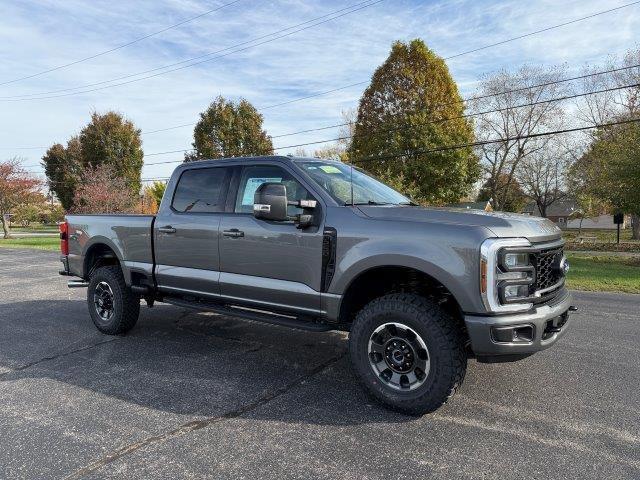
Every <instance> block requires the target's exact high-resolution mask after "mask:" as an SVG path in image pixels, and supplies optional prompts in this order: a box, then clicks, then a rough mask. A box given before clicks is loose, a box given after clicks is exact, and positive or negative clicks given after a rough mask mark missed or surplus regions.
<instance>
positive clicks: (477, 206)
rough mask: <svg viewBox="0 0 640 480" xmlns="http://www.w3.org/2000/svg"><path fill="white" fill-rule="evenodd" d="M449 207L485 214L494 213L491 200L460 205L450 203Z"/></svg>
mask: <svg viewBox="0 0 640 480" xmlns="http://www.w3.org/2000/svg"><path fill="white" fill-rule="evenodd" d="M447 207H453V208H464V209H466V210H484V211H485V212H493V207H492V206H491V200H487V201H483V202H460V203H450V204H449V205H447Z"/></svg>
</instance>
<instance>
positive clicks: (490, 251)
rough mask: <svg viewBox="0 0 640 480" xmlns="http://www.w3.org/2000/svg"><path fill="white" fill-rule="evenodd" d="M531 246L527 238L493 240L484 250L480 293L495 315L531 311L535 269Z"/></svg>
mask: <svg viewBox="0 0 640 480" xmlns="http://www.w3.org/2000/svg"><path fill="white" fill-rule="evenodd" d="M530 250H531V243H530V242H529V241H528V240H527V239H525V238H499V239H498V238H491V239H489V240H486V241H485V242H484V243H483V244H482V246H481V248H480V254H481V258H480V293H481V295H482V300H483V302H484V305H485V307H486V308H487V310H489V311H491V312H520V311H525V310H528V309H529V308H531V306H532V301H531V298H530V295H531V291H530V290H531V286H532V285H533V283H534V281H535V269H534V267H533V264H532V258H531V253H530Z"/></svg>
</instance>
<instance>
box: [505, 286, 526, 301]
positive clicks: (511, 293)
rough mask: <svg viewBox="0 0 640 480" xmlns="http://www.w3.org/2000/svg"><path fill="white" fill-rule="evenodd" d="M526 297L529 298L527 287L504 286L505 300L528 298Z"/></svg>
mask: <svg viewBox="0 0 640 480" xmlns="http://www.w3.org/2000/svg"><path fill="white" fill-rule="evenodd" d="M528 296H529V286H528V285H506V286H505V287H504V298H505V300H509V299H513V298H520V297H528Z"/></svg>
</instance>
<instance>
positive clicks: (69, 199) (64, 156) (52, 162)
mask: <svg viewBox="0 0 640 480" xmlns="http://www.w3.org/2000/svg"><path fill="white" fill-rule="evenodd" d="M42 166H43V167H44V172H45V175H46V176H47V179H48V180H49V188H50V190H51V191H52V192H54V193H55V194H56V197H58V200H60V203H61V204H62V207H63V208H64V209H65V210H69V209H70V208H71V207H72V205H73V196H74V194H75V187H76V183H77V181H78V175H79V173H80V171H81V168H82V166H81V156H80V141H79V139H78V137H77V136H74V137H71V138H70V139H69V141H68V142H67V146H66V147H65V146H63V145H62V144H60V143H55V144H53V145H52V146H51V147H49V149H48V150H47V152H46V153H45V154H44V156H43V157H42Z"/></svg>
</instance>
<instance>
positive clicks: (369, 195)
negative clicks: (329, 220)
mask: <svg viewBox="0 0 640 480" xmlns="http://www.w3.org/2000/svg"><path fill="white" fill-rule="evenodd" d="M297 164H298V165H299V166H300V168H302V169H303V170H304V171H305V172H307V174H308V175H309V176H310V177H311V178H312V179H313V180H315V182H316V183H317V184H318V185H320V186H321V187H322V188H323V189H324V190H325V191H326V192H327V193H328V194H329V195H331V196H332V197H333V198H334V199H335V200H336V201H337V202H338V203H341V204H343V205H351V170H352V168H351V166H350V165H346V164H344V163H339V162H324V161H322V160H309V161H302V162H297ZM353 203H354V204H355V205H391V204H393V205H410V204H411V200H409V199H408V198H407V197H405V196H404V195H402V194H400V193H398V192H396V191H395V190H394V189H393V188H391V187H389V186H387V185H385V184H384V183H382V182H380V181H379V180H376V179H375V178H373V177H371V176H369V175H367V174H366V173H364V172H363V171H362V170H359V169H358V168H356V167H353Z"/></svg>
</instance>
